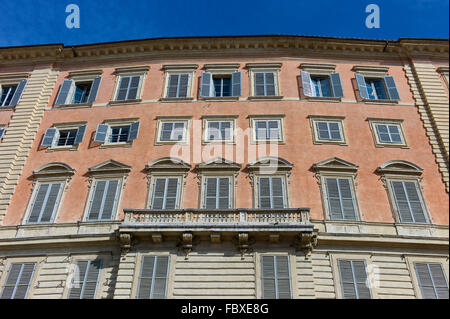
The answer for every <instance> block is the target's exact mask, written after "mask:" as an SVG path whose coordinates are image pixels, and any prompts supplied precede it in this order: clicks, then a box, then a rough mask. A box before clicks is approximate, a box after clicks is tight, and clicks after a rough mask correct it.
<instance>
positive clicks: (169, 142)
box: [155, 141, 188, 145]
mask: <svg viewBox="0 0 450 319" xmlns="http://www.w3.org/2000/svg"><path fill="white" fill-rule="evenodd" d="M175 144H178V145H188V143H187V142H186V141H156V142H155V145H175Z"/></svg>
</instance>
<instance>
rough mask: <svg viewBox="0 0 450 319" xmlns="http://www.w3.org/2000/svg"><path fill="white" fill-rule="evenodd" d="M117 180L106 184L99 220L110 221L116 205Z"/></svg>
mask: <svg viewBox="0 0 450 319" xmlns="http://www.w3.org/2000/svg"><path fill="white" fill-rule="evenodd" d="M118 186H119V180H109V181H107V183H106V189H105V196H104V199H103V205H102V206H103V209H102V211H101V218H100V219H101V220H111V218H112V214H113V213H114V208H115V207H116V203H117V195H118V193H119V192H118Z"/></svg>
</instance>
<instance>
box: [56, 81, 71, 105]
mask: <svg viewBox="0 0 450 319" xmlns="http://www.w3.org/2000/svg"><path fill="white" fill-rule="evenodd" d="M72 85H73V80H64V81H63V83H62V84H61V88H60V89H59V93H58V97H57V98H56V102H55V105H64V104H66V100H67V95H69V91H70V88H71V87H72Z"/></svg>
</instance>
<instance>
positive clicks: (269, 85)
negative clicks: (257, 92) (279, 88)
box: [265, 72, 276, 96]
mask: <svg viewBox="0 0 450 319" xmlns="http://www.w3.org/2000/svg"><path fill="white" fill-rule="evenodd" d="M265 87H266V94H265V95H266V96H274V95H276V94H275V73H273V72H267V73H265Z"/></svg>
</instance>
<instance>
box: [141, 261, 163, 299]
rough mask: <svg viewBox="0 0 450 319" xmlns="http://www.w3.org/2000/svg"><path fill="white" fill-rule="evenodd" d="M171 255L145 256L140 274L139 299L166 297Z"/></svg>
mask: <svg viewBox="0 0 450 319" xmlns="http://www.w3.org/2000/svg"><path fill="white" fill-rule="evenodd" d="M168 271H169V256H144V257H143V258H142V264H141V273H140V276H139V289H138V293H137V298H139V299H163V298H165V297H166V286H167V277H168Z"/></svg>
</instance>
